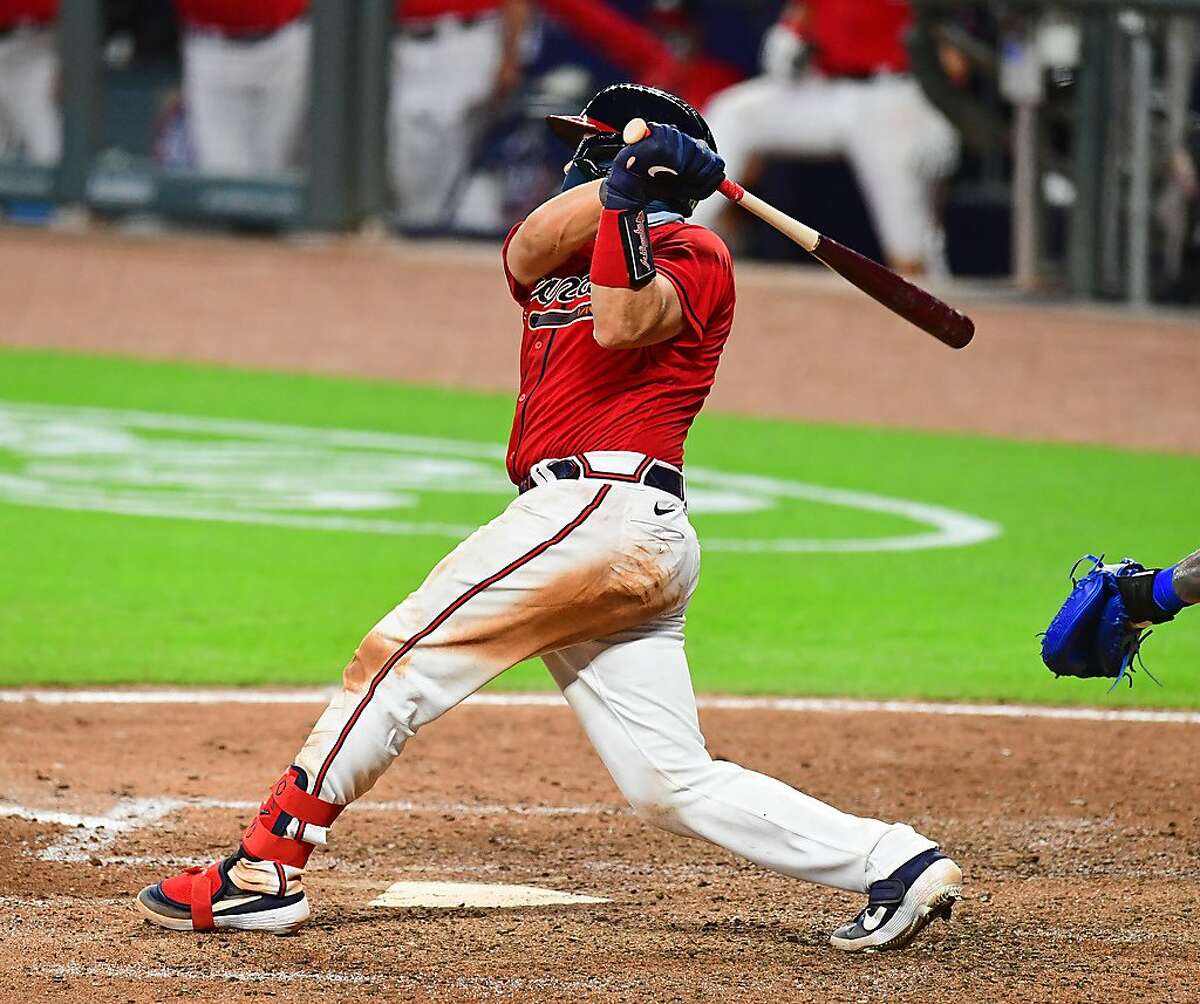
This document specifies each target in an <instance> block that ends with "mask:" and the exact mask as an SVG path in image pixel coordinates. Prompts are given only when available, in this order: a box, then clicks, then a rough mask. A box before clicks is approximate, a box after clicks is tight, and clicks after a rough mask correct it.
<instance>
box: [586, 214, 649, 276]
mask: <svg viewBox="0 0 1200 1004" xmlns="http://www.w3.org/2000/svg"><path fill="white" fill-rule="evenodd" d="M656 274H657V272H656V270H655V268H654V250H653V248H651V246H650V225H649V224H648V223H647V222H646V210H644V209H605V210H604V211H603V212H602V213H601V214H600V230H599V232H597V234H596V250H595V251H593V252H592V285H594V286H611V287H614V288H616V289H639V288H640V287H642V286H644V285H646V283H648V282H649V281H650V280H651V279H653V278H654V276H655V275H656Z"/></svg>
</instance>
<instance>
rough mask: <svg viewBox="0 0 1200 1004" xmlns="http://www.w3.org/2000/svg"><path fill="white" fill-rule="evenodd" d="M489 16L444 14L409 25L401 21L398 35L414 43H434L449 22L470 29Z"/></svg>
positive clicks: (397, 26)
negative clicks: (443, 26)
mask: <svg viewBox="0 0 1200 1004" xmlns="http://www.w3.org/2000/svg"><path fill="white" fill-rule="evenodd" d="M489 16H490V15H488V14H444V15H443V16H442V17H440V18H435V19H433V20H429V21H411V22H409V23H408V24H405V23H404V22H403V21H400V22H398V23H397V24H396V34H397V35H402V36H403V37H404V38H407V39H409V40H410V41H413V42H432V41H433V40H434V39H435V38H437V36H438V35H439V34H440V33H441V30H442V25H443V24H445V23H447V21H449V20H453V21H454V23H455V24H457V25H458V26H459V27H460V28H470V27H471V26H472V25H473V24H478V23H479V22H480V21H482V20H483V19H484V18H485V17H489Z"/></svg>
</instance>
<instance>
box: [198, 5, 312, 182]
mask: <svg viewBox="0 0 1200 1004" xmlns="http://www.w3.org/2000/svg"><path fill="white" fill-rule="evenodd" d="M311 50H312V31H311V28H310V26H309V24H308V22H307V21H295V22H293V23H292V24H289V25H285V26H284V27H282V28H280V29H279V30H278V31H277V32H275V33H274V34H273V35H271V36H269V37H268V38H265V39H263V40H261V41H257V42H238V41H233V40H231V39H228V38H224V37H222V36H221V35H219V34H216V33H210V32H199V31H192V32H189V33H188V34H187V35H186V36H185V38H184V42H183V98H184V105H185V107H186V109H187V122H188V130H189V133H190V134H191V138H192V144H193V146H194V147H195V150H196V161H197V165H196V166H197V167H199V168H200V169H201V170H203V171H209V172H211V173H213V174H224V175H229V176H231V177H253V176H270V175H278V174H283V173H284V172H286V171H288V170H290V169H292V168H294V167H295V166H296V165H297V164H298V162H299V159H300V147H301V144H302V141H303V137H304V132H305V129H304V127H305V123H306V121H307V118H308V106H309V102H308V95H309V68H310V66H311V63H312V52H311Z"/></svg>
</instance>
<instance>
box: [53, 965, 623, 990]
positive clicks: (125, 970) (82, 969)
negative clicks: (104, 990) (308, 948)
mask: <svg viewBox="0 0 1200 1004" xmlns="http://www.w3.org/2000/svg"><path fill="white" fill-rule="evenodd" d="M35 975H39V976H44V977H49V978H50V979H55V980H61V979H96V978H101V979H110V980H111V979H116V980H134V981H138V982H148V981H153V980H190V981H192V982H217V981H221V982H228V983H298V984H305V983H312V984H326V985H333V986H383V985H390V986H396V985H401V986H412V987H421V988H428V987H430V986H444V987H453V988H455V989H457V990H463V991H477V992H478V991H485V992H489V993H493V994H504V995H508V994H512V993H529V992H535V991H550V990H553V991H558V992H564V991H568V992H569V991H576V992H584V991H599V990H604V991H614V990H620V991H631V990H637V989H643V990H644V989H645V987H644V984H643V983H642V982H641V981H640V980H638V979H633V978H630V979H620V980H614V979H611V978H610V977H598V976H592V977H587V976H581V977H578V978H576V979H565V980H562V979H556V978H554V977H553V976H530V977H510V978H507V979H506V978H498V977H491V976H456V977H454V978H452V979H449V980H438V979H437V978H436V977H431V976H430V975H429V974H427V973H422V974H419V975H415V976H408V975H404V974H400V973H392V974H389V975H387V976H381V975H376V974H373V973H343V972H336V971H328V970H322V971H319V972H316V971H311V970H304V969H224V968H213V969H201V968H200V967H198V966H138V965H133V964H130V963H122V964H114V963H111V962H94V963H90V964H88V965H84V964H82V963H79V962H69V963H66V964H61V965H53V966H41V967H38V969H37V972H36V974H35Z"/></svg>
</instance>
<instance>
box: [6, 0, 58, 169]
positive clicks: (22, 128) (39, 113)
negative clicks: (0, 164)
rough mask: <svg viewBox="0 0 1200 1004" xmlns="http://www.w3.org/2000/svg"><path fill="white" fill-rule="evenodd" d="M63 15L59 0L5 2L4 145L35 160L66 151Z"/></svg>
mask: <svg viewBox="0 0 1200 1004" xmlns="http://www.w3.org/2000/svg"><path fill="white" fill-rule="evenodd" d="M57 17H58V0H0V148H3V152H4V153H5V154H9V153H10V152H11V150H10V149H9V148H15V150H16V151H18V152H20V153H21V154H23V155H24V157H25V159H26V160H29V161H30V162H32V163H34V164H55V163H57V162H58V158H59V155H60V153H61V151H62V122H61V119H60V116H59V111H58V102H57V100H56V98H55V88H56V86H57V82H58V42H57V37H56V35H55V31H54V22H55V20H56V19H57Z"/></svg>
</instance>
